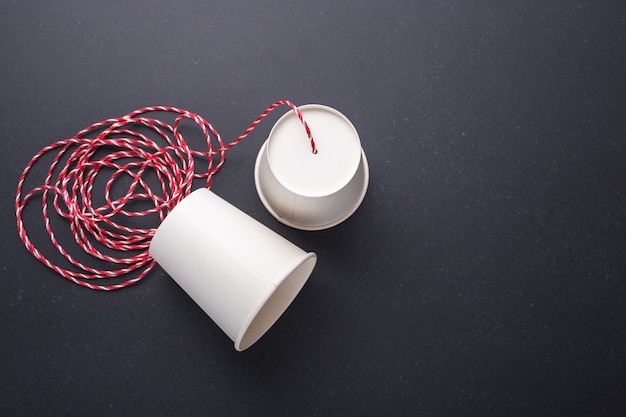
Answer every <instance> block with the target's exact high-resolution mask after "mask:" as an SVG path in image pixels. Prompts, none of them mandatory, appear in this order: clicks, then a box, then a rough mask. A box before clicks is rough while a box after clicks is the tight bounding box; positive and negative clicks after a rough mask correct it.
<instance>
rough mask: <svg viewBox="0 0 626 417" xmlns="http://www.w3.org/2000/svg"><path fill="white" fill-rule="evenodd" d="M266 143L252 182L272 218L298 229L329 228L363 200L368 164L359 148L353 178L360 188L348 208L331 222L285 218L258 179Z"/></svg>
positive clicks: (366, 184)
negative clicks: (270, 201) (358, 158)
mask: <svg viewBox="0 0 626 417" xmlns="http://www.w3.org/2000/svg"><path fill="white" fill-rule="evenodd" d="M267 144H268V140H266V141H265V143H263V146H262V147H261V150H260V151H259V154H258V155H257V158H256V163H255V164H254V183H255V186H256V190H257V193H258V195H259V198H260V199H261V202H262V203H263V205H264V206H265V208H266V209H267V211H269V213H270V214H271V215H272V216H274V218H276V220H278V221H279V222H281V223H283V224H285V225H287V226H289V227H293V228H295V229H300V230H310V231H314V230H324V229H329V228H331V227H333V226H336V225H338V224H339V223H341V222H343V221H344V220H346V219H347V218H348V217H350V216H351V215H352V214H354V212H355V211H356V210H357V209H358V208H359V206H360V205H361V203H362V202H363V199H364V198H365V194H366V193H367V187H368V184H369V165H368V162H367V157H366V156H365V152H364V151H363V150H362V149H361V161H360V164H359V168H358V171H357V173H356V178H355V180H356V181H358V182H359V183H360V184H361V190H360V193H359V195H358V198H357V199H355V201H354V204H353V205H352V206H351V207H350V209H348V210H347V211H346V212H345V213H343V214H342V215H341V216H340V217H339V218H337V219H336V220H333V221H332V222H328V223H323V224H313V225H311V224H300V223H297V222H294V221H292V220H290V219H287V218H285V217H282V216H281V215H280V214H278V213H277V212H276V211H275V210H274V209H273V208H272V206H271V205H270V203H269V200H268V198H267V197H266V195H265V194H266V192H265V191H264V190H263V186H262V182H261V181H260V175H261V174H260V172H261V170H262V167H261V165H262V164H264V163H267V161H266V158H265V154H266V147H267Z"/></svg>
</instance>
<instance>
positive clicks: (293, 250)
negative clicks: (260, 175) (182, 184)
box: [150, 188, 317, 351]
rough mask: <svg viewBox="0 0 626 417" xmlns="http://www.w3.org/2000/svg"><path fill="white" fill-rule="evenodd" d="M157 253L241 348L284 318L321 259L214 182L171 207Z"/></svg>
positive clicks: (154, 249)
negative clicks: (216, 189) (218, 190)
mask: <svg viewBox="0 0 626 417" xmlns="http://www.w3.org/2000/svg"><path fill="white" fill-rule="evenodd" d="M150 255H151V256H152V257H153V258H154V259H155V260H156V261H157V262H158V263H159V265H161V267H162V268H163V269H164V270H165V271H166V272H167V273H168V274H169V275H170V276H171V277H172V278H173V279H174V280H175V281H176V282H177V283H178V285H180V286H181V287H182V288H183V290H185V291H186V292H187V294H189V296H190V297H191V298H192V299H193V300H194V301H195V302H196V303H197V304H198V305H199V306H200V307H201V308H202V309H203V310H204V311H205V312H206V313H207V314H208V315H209V316H210V317H211V319H213V321H215V323H217V325H218V326H219V327H220V328H221V329H222V330H223V331H224V332H225V333H226V334H227V335H228V337H230V338H231V339H232V340H233V342H234V343H235V349H237V350H239V351H242V350H244V349H247V348H248V347H250V346H251V345H252V344H253V343H255V342H256V341H257V340H258V339H259V338H260V337H261V336H263V334H265V332H266V331H267V330H268V329H269V328H270V327H271V326H272V325H273V324H274V322H275V321H276V320H278V318H279V317H280V316H281V315H282V314H283V312H284V311H285V310H286V309H287V307H288V306H289V304H291V302H292V301H293V299H294V298H295V297H296V295H297V294H298V292H299V291H300V289H301V288H302V286H303V285H304V284H305V282H306V281H307V279H308V278H309V275H310V274H311V272H312V271H313V268H314V266H315V263H316V260H317V257H316V255H315V254H314V253H307V252H305V251H303V250H302V249H300V248H298V247H297V246H295V245H294V244H293V243H291V242H289V241H288V240H286V239H285V238H283V237H281V236H280V235H278V234H276V233H275V232H273V231H272V230H270V229H268V228H267V227H265V226H264V225H262V224H261V223H259V222H257V221H256V220H254V219H253V218H252V217H250V216H248V215H247V214H245V213H243V212H242V211H240V210H239V209H237V208H236V207H234V206H233V205H231V204H230V203H227V202H226V201H224V200H223V199H221V198H220V197H218V196H216V195H215V194H214V193H213V192H211V191H209V190H208V189H206V188H201V189H198V190H196V191H194V192H192V193H191V194H189V195H188V196H187V197H185V198H184V199H183V200H182V201H181V202H180V203H179V204H178V205H177V206H176V207H175V208H174V209H173V210H172V211H171V212H170V213H169V214H168V215H167V217H166V218H165V220H164V221H163V223H162V224H161V225H160V226H159V228H158V229H157V231H156V233H155V235H154V237H153V238H152V242H151V243H150Z"/></svg>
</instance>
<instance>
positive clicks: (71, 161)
mask: <svg viewBox="0 0 626 417" xmlns="http://www.w3.org/2000/svg"><path fill="white" fill-rule="evenodd" d="M281 105H287V106H289V107H290V108H291V110H292V111H294V112H295V113H296V115H297V116H298V119H299V120H300V122H301V123H302V125H303V127H304V129H305V131H306V134H307V137H308V138H309V141H310V146H311V152H313V153H317V148H316V146H315V141H314V139H313V135H312V134H311V130H310V129H309V126H308V125H307V123H306V121H305V120H304V118H303V116H302V113H301V112H300V111H299V110H298V108H297V107H296V106H295V105H294V104H293V103H291V102H290V101H287V100H281V101H277V102H275V103H274V104H272V105H271V106H269V107H268V108H267V109H266V110H265V111H264V112H263V113H261V114H260V115H259V116H258V117H257V118H256V119H255V120H254V122H252V124H250V126H249V127H248V128H247V129H246V130H245V131H244V132H243V133H242V134H241V135H239V136H238V137H237V138H236V139H235V140H233V141H232V142H230V143H228V144H224V142H223V140H222V138H221V136H220V134H219V133H218V131H217V130H216V129H215V128H214V127H213V126H212V125H211V124H210V123H209V122H208V121H206V120H205V119H203V118H202V117H201V116H199V115H197V114H195V113H191V112H189V111H187V110H183V109H179V108H176V107H170V106H151V107H143V108H141V109H137V110H135V111H133V112H131V113H128V114H127V115H125V116H122V117H118V118H112V119H106V120H103V121H101V122H98V123H94V124H92V125H90V126H88V127H86V128H85V129H83V130H81V131H80V132H78V133H77V134H76V135H74V136H73V137H71V138H68V139H63V140H59V141H57V142H54V143H52V144H50V145H48V146H46V147H44V148H43V149H41V150H40V151H39V152H37V153H36V154H35V156H33V158H32V159H31V160H30V161H29V162H28V163H27V165H26V167H25V168H24V171H23V173H22V175H21V176H20V179H19V181H18V185H17V192H16V198H15V214H16V220H17V230H18V234H19V236H20V239H21V240H22V242H23V243H24V246H25V247H26V249H28V251H29V252H30V253H31V254H32V255H33V256H34V257H35V258H37V259H38V260H39V261H40V262H42V263H43V264H44V265H46V266H47V267H49V268H50V269H52V270H53V271H55V272H57V273H58V274H60V275H61V276H63V277H65V278H67V279H68V280H70V281H72V282H74V283H76V284H78V285H81V286H83V287H87V288H91V289H94V290H103V291H111V290H116V289H120V288H124V287H127V286H129V285H132V284H134V283H136V282H138V281H140V280H141V279H142V278H144V277H145V276H146V275H147V274H148V272H149V271H150V270H151V269H152V268H153V267H154V265H155V263H156V262H155V261H154V259H152V258H151V257H150V254H149V251H148V249H149V246H150V241H151V239H152V236H154V233H155V232H156V228H157V227H158V225H159V224H160V223H161V222H162V221H163V219H164V218H165V216H167V214H168V213H169V212H170V211H171V210H172V209H173V208H174V207H175V206H176V204H178V203H179V202H180V201H181V200H182V199H183V198H185V196H187V195H188V194H189V193H190V192H191V189H192V185H193V182H194V180H198V179H202V180H205V181H206V185H205V186H206V187H207V188H209V187H210V186H211V179H212V177H213V175H214V174H215V173H217V172H218V171H219V170H220V168H221V167H222V165H223V164H224V160H225V157H226V151H227V150H229V149H231V148H232V147H233V146H235V145H237V144H238V143H239V142H241V141H242V140H243V139H244V138H246V137H247V136H248V135H249V134H250V133H251V132H252V130H254V128H255V127H256V126H257V125H258V124H259V123H260V122H261V121H262V120H263V119H264V118H265V117H266V116H267V115H268V114H269V113H270V112H271V111H272V110H274V109H275V108H277V107H279V106H281ZM154 113H165V114H170V115H173V116H174V118H175V120H174V123H173V124H169V123H166V122H165V121H163V120H161V119H159V118H156V117H150V116H152V114H154ZM185 122H192V123H193V125H195V126H196V128H199V131H200V132H201V134H202V138H203V142H204V145H203V146H205V149H204V150H196V149H192V148H191V147H190V145H189V144H188V142H187V141H186V139H185V137H184V136H183V133H182V131H184V130H185V129H186V128H187V127H181V124H182V123H185ZM196 130H197V129H196ZM214 141H215V142H217V147H214ZM47 155H52V158H53V159H52V162H51V164H50V166H49V168H48V169H47V172H46V174H45V178H44V182H43V184H41V185H38V186H36V187H34V188H32V189H31V190H30V191H28V192H24V186H25V182H26V180H27V178H28V177H29V175H30V174H31V171H32V169H33V167H34V166H35V165H36V164H37V163H38V162H40V161H41V160H42V158H44V157H45V156H47ZM199 160H201V161H203V162H204V164H206V165H203V167H202V168H198V167H197V165H198V164H197V161H199ZM107 175H109V176H108V178H106V176H107ZM102 177H105V178H106V179H105V180H104V183H103V182H102V181H103V180H102ZM117 184H124V186H125V188H126V191H125V192H124V193H123V195H116V196H114V194H115V193H117V194H119V189H120V188H121V185H117ZM150 184H153V186H151V185H150ZM154 184H156V186H155V185H154ZM98 185H100V186H101V188H103V195H102V196H96V195H95V194H94V190H95V189H99V188H98ZM114 186H115V192H114V190H113V188H114ZM36 196H40V198H41V209H42V214H43V222H44V227H45V230H46V232H47V234H48V237H49V239H50V241H51V243H52V245H53V247H54V248H55V249H56V251H57V252H58V253H59V254H60V255H61V256H62V258H64V259H65V260H66V261H67V266H68V267H62V266H59V265H58V264H57V263H55V262H53V261H51V260H49V259H48V257H46V256H45V255H44V254H43V253H41V252H40V250H39V249H38V248H37V246H36V245H35V244H34V243H33V241H32V240H31V238H30V237H29V235H28V234H27V232H26V228H25V225H24V220H23V213H24V209H25V208H26V206H27V205H28V203H29V202H30V201H31V200H33V199H34V198H35V197H36ZM98 199H99V202H97V201H98ZM137 207H139V208H137ZM52 212H55V213H56V214H57V215H58V216H60V217H61V218H63V219H65V221H66V222H67V223H68V225H69V230H70V232H71V234H72V236H73V238H74V241H75V243H76V244H77V245H78V247H79V248H80V249H82V251H83V252H84V253H86V254H88V255H90V256H89V257H87V258H88V259H91V260H94V259H95V260H97V261H96V262H100V263H101V262H104V263H106V265H108V267H107V268H106V269H105V268H101V267H95V266H90V265H89V264H88V263H87V262H85V261H81V260H79V259H78V258H77V256H74V255H72V254H71V253H70V251H68V250H67V249H66V248H65V246H63V245H61V243H60V242H59V240H58V238H57V236H56V234H55V232H54V230H53V226H52V223H53V222H52V221H51V213H52ZM139 218H146V219H148V220H147V221H150V220H151V221H152V223H156V224H153V225H150V226H143V227H142V226H141V223H142V222H141V221H139ZM133 219H135V221H133ZM144 223H145V222H144ZM110 279H115V281H121V282H117V283H115V284H104V283H103V280H110Z"/></svg>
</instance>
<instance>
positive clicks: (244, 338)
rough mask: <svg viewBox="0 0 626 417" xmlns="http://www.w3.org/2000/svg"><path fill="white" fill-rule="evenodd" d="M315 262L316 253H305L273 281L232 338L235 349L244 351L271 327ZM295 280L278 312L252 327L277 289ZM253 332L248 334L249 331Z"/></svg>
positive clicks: (304, 280)
mask: <svg viewBox="0 0 626 417" xmlns="http://www.w3.org/2000/svg"><path fill="white" fill-rule="evenodd" d="M316 263H317V255H316V254H315V253H314V252H308V253H305V254H304V255H303V256H302V257H301V258H299V259H298V260H296V261H295V262H294V263H293V264H292V265H291V266H290V267H288V268H286V270H285V273H284V274H283V275H282V276H281V278H280V279H279V280H277V281H276V282H275V283H274V285H275V286H274V287H273V288H271V291H267V293H266V294H265V295H264V297H262V298H261V299H260V300H259V301H258V303H257V305H256V306H255V307H254V308H253V309H252V310H251V311H250V313H249V315H248V317H247V318H246V320H245V321H244V323H243V324H242V327H241V330H240V331H239V333H238V334H237V337H236V338H235V340H234V345H235V349H236V350H237V351H240V352H241V351H244V350H246V349H248V348H249V347H250V346H252V345H253V344H255V343H256V342H257V341H258V340H259V339H260V338H261V337H262V336H263V335H264V334H265V333H267V332H268V331H269V329H271V328H272V326H273V325H274V323H276V321H278V319H279V318H280V317H281V316H282V315H283V314H284V313H285V311H286V310H287V308H288V307H289V306H290V305H291V303H292V302H293V301H294V300H295V298H296V297H297V295H298V294H299V293H300V291H301V290H302V288H303V287H304V285H305V284H306V282H307V281H308V279H309V277H310V276H311V273H312V272H313V269H314V268H315V264H316ZM300 268H303V270H302V271H301V273H302V276H300V277H296V276H294V273H296V272H297V271H298V270H299V269H300ZM292 280H297V282H295V286H294V288H292V291H291V293H290V294H288V295H287V297H288V300H287V301H286V302H284V303H282V305H281V306H280V308H279V309H280V311H279V312H278V314H273V315H272V316H271V317H270V318H269V319H268V320H267V321H266V322H265V323H261V324H260V325H259V326H260V327H259V329H258V330H256V331H255V330H254V329H252V326H253V325H254V322H255V321H256V320H257V319H259V316H260V314H261V313H262V310H263V309H264V307H265V306H266V305H267V304H268V302H269V301H270V300H271V298H272V297H274V296H275V295H276V294H277V293H278V291H279V290H280V289H281V287H283V286H284V285H285V284H287V282H288V281H292ZM251 331H252V332H253V333H252V334H250V332H251Z"/></svg>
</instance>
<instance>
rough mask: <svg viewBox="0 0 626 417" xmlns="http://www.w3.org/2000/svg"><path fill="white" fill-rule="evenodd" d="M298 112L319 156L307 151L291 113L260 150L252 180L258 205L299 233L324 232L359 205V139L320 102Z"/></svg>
mask: <svg viewBox="0 0 626 417" xmlns="http://www.w3.org/2000/svg"><path fill="white" fill-rule="evenodd" d="M298 109H299V110H300V112H301V113H302V115H303V117H304V120H306V122H307V124H308V125H309V127H310V129H311V132H312V134H313V137H314V140H315V143H316V147H317V149H318V152H317V153H313V152H312V151H311V147H310V146H309V140H308V138H307V134H306V131H305V129H304V128H303V126H302V124H301V122H300V120H299V119H298V117H297V116H296V114H295V113H294V112H292V111H290V112H288V113H286V114H285V115H283V116H282V117H281V118H280V119H279V120H278V121H277V122H276V124H275V125H274V127H273V128H272V130H271V132H270V134H269V137H268V139H267V140H266V141H265V143H264V144H263V146H262V147H261V150H260V152H259V154H258V156H257V160H256V164H255V168H254V181H255V185H256V189H257V192H258V194H259V197H260V199H261V201H262V202H263V205H264V206H265V208H266V209H267V210H268V211H269V212H270V213H271V214H272V215H273V216H274V217H275V218H276V219H278V220H279V221H281V222H282V223H284V224H286V225H288V226H291V227H294V228H297V229H302V230H321V229H327V228H329V227H332V226H335V225H337V224H339V223H341V222H342V221H344V220H346V219H347V218H348V217H350V216H351V215H352V214H353V213H354V212H355V211H356V209H357V208H358V207H359V206H360V204H361V202H362V201H363V198H364V197H365V193H366V191H367V185H368V182H369V167H368V164H367V159H366V157H365V152H363V149H362V148H361V141H360V139H359V135H358V133H357V131H356V129H355V128H354V126H353V125H352V123H351V122H350V120H348V119H347V118H346V117H345V116H344V115H343V114H341V113H340V112H338V111H337V110H335V109H333V108H330V107H327V106H322V105H319V104H308V105H305V106H300V107H298Z"/></svg>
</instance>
